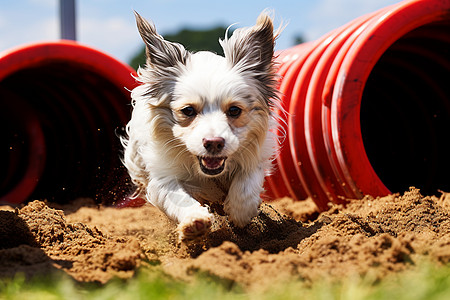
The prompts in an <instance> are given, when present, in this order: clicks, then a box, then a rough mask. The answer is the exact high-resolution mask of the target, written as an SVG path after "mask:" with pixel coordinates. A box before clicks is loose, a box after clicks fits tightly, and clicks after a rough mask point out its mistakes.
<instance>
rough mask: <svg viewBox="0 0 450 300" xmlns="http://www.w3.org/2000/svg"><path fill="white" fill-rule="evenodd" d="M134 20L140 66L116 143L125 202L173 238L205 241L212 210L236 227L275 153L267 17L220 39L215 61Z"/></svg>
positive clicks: (254, 207) (249, 212) (252, 205)
mask: <svg viewBox="0 0 450 300" xmlns="http://www.w3.org/2000/svg"><path fill="white" fill-rule="evenodd" d="M135 15H136V21H137V26H138V29H139V33H140V35H141V36H142V39H143V40H144V42H145V45H146V55H147V62H146V67H145V68H140V69H139V70H138V78H137V79H138V80H139V81H140V82H141V83H142V84H141V85H140V86H138V87H136V88H135V89H134V90H133V91H132V104H133V113H132V117H131V120H130V122H129V123H128V125H127V127H126V133H127V136H126V137H122V144H123V146H124V148H125V152H124V158H123V163H124V165H125V166H126V168H127V169H128V172H129V174H130V176H131V179H132V181H133V183H134V184H135V185H136V186H137V190H136V193H135V195H134V196H135V197H145V198H146V199H147V200H148V201H149V202H150V203H152V204H153V205H155V206H157V207H158V208H160V209H161V210H162V211H163V212H165V213H166V215H167V216H168V217H170V218H171V219H173V220H174V221H176V222H177V223H178V224H179V225H178V230H179V235H180V238H181V239H192V238H195V237H196V236H199V235H202V234H204V233H206V232H207V231H208V230H209V228H210V226H211V222H212V218H213V215H212V214H211V212H210V211H209V209H208V208H211V207H214V205H217V204H218V207H222V208H223V211H224V213H225V214H226V215H227V216H228V218H229V220H230V221H231V222H232V223H233V224H235V225H236V226H239V227H243V226H245V225H246V224H248V223H249V222H250V220H251V219H252V218H253V217H255V216H256V215H257V214H258V208H259V205H260V204H261V197H260V195H261V193H262V192H263V183H264V177H265V175H267V172H269V171H270V169H271V162H272V160H273V157H274V155H275V154H276V151H277V148H278V141H277V138H276V132H275V131H276V129H277V126H278V125H277V124H278V122H277V118H276V116H275V114H274V113H273V108H274V107H277V106H278V95H277V90H276V83H277V77H276V74H275V71H274V63H273V54H274V40H275V38H276V34H274V28H273V23H272V19H271V18H270V17H269V15H268V14H267V13H265V12H263V13H262V14H261V15H260V16H259V17H258V20H257V22H256V25H255V26H253V27H250V28H241V29H237V30H236V31H235V32H234V33H233V35H232V36H231V37H230V38H228V37H225V38H224V40H220V44H221V46H222V48H223V50H224V53H225V57H222V56H219V55H216V54H213V53H211V52H197V53H191V52H188V51H187V50H185V48H184V47H183V46H182V45H180V44H177V43H172V42H169V41H166V40H164V39H163V38H162V37H161V36H160V35H158V33H157V32H156V29H155V27H154V25H153V24H151V23H149V22H148V21H146V20H145V19H143V18H142V17H141V16H140V15H139V14H137V13H136V14H135ZM218 210H220V209H218Z"/></svg>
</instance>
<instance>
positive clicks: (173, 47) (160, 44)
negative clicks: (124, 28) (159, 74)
mask: <svg viewBox="0 0 450 300" xmlns="http://www.w3.org/2000/svg"><path fill="white" fill-rule="evenodd" d="M134 16H135V17H136V24H137V27H138V30H139V34H140V35H141V37H142V40H143V41H144V43H145V48H146V55H147V65H148V66H152V67H153V68H157V69H161V70H167V68H171V67H176V66H177V65H178V64H179V63H181V64H183V65H184V64H186V59H187V57H188V56H189V52H188V51H186V49H185V48H184V47H183V46H182V45H181V44H178V43H172V42H169V41H166V40H165V39H164V38H163V37H162V36H161V35H159V34H158V33H157V32H156V28H155V26H154V25H153V24H152V23H150V22H148V21H147V20H145V19H144V18H142V17H141V16H140V15H139V14H138V13H137V12H134Z"/></svg>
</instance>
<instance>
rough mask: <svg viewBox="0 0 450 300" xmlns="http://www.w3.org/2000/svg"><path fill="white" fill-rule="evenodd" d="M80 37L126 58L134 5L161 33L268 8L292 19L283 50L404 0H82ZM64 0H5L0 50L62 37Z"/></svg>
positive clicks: (134, 37)
mask: <svg viewBox="0 0 450 300" xmlns="http://www.w3.org/2000/svg"><path fill="white" fill-rule="evenodd" d="M76 1H77V2H76V6H77V7H76V13H77V38H78V41H79V42H81V43H83V44H86V45H89V46H92V47H94V48H97V49H100V50H101V51H103V52H105V53H108V54H110V55H112V56H114V57H116V58H118V59H120V60H122V61H124V62H128V61H129V60H130V58H131V57H132V56H133V55H134V54H135V53H136V52H137V51H138V50H139V47H141V45H142V42H141V40H140V37H139V35H138V33H137V30H136V27H135V23H134V16H133V10H136V11H137V12H139V13H140V14H141V15H142V16H143V17H145V18H147V19H150V20H153V22H154V23H155V24H156V27H157V29H158V32H160V33H161V34H165V33H174V32H176V31H177V30H179V29H180V28H183V27H189V28H194V29H196V28H198V29H202V28H210V27H213V26H217V25H223V26H228V25H230V24H233V23H238V24H237V27H241V26H251V25H253V24H254V22H255V20H256V18H257V16H258V14H259V13H260V12H261V11H262V10H263V9H265V8H270V9H273V10H274V12H275V23H276V24H279V23H280V21H281V20H283V21H284V22H285V23H288V25H287V27H286V29H285V30H284V31H283V33H282V35H281V37H280V38H279V40H278V43H277V49H285V48H288V47H290V46H292V43H293V40H294V37H295V36H296V35H302V36H303V37H304V38H306V40H309V41H311V40H315V39H317V38H319V37H320V36H322V35H323V34H325V33H327V32H328V31H330V30H332V29H334V28H337V27H339V26H341V25H344V24H345V23H347V22H349V21H351V20H353V19H354V18H356V17H359V16H361V15H363V14H366V13H369V12H372V11H375V10H377V9H380V8H382V7H385V6H388V5H391V4H394V3H398V2H400V1H399V0H297V1H293V0H291V1H287V0H276V1H269V0H250V1H245V0H240V1H237V0H228V1H224V2H220V1H212V0H209V1H207V0H191V1H186V0H129V1H126V0H76ZM58 5H59V0H0V51H3V50H6V49H9V48H11V47H15V46H18V45H22V44H25V43H30V42H38V41H45V40H57V39H58V38H59V15H58V13H59V10H58Z"/></svg>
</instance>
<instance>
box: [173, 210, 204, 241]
mask: <svg viewBox="0 0 450 300" xmlns="http://www.w3.org/2000/svg"><path fill="white" fill-rule="evenodd" d="M211 225H212V217H210V216H202V217H192V218H188V220H185V221H183V222H182V223H180V224H179V225H178V227H177V231H178V240H179V241H180V242H187V241H192V240H195V239H197V238H200V237H202V236H204V235H206V234H207V233H208V232H209V230H210V229H211Z"/></svg>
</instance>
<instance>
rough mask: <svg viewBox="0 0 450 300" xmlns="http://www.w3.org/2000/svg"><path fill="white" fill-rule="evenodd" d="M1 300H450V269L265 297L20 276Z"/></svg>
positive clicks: (150, 272) (156, 281)
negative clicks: (28, 279)
mask: <svg viewBox="0 0 450 300" xmlns="http://www.w3.org/2000/svg"><path fill="white" fill-rule="evenodd" d="M268 276H270V274H268ZM0 299H20V300H23V299H45V300H51V299H121V300H122V299H123V300H126V299H196V300H202V299H205V300H206V299H208V300H209V299H267V300H270V299H283V300H285V299H286V300H288V299H308V300H316V299H317V300H322V299H323V300H333V299H336V300H341V299H342V300H344V299H349V300H358V299H369V300H370V299H374V300H379V299H396V300H401V299H408V300H416V299H427V300H429V299H450V266H444V267H437V266H435V265H432V264H429V263H421V264H420V266H419V267H418V268H417V269H415V270H414V271H406V272H403V273H399V274H396V275H390V276H388V277H386V278H384V279H383V280H381V281H377V280H375V279H370V276H366V277H365V278H361V277H349V278H345V279H342V280H341V281H340V282H334V283H331V282H328V281H326V280H323V281H316V282H315V283H314V284H313V285H312V286H309V285H306V284H305V283H303V282H301V281H294V282H287V283H283V284H281V285H274V286H272V287H269V289H268V290H267V291H265V292H244V290H243V289H242V288H240V287H239V286H237V285H233V284H231V283H230V282H226V281H221V280H218V279H217V278H213V277H209V276H207V275H199V276H198V277H197V278H196V279H195V280H194V281H193V282H191V283H186V282H181V281H176V280H173V279H172V278H170V277H168V276H166V275H164V274H163V273H161V272H160V271H158V270H157V269H144V270H141V271H140V272H139V274H138V275H136V276H135V277H134V278H132V279H130V280H113V281H111V282H109V283H108V284H106V285H99V284H80V283H77V282H74V281H73V280H72V279H71V278H70V277H69V276H61V275H58V277H48V278H40V279H34V280H32V281H26V280H24V278H23V277H21V276H17V277H16V278H14V279H10V280H0Z"/></svg>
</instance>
